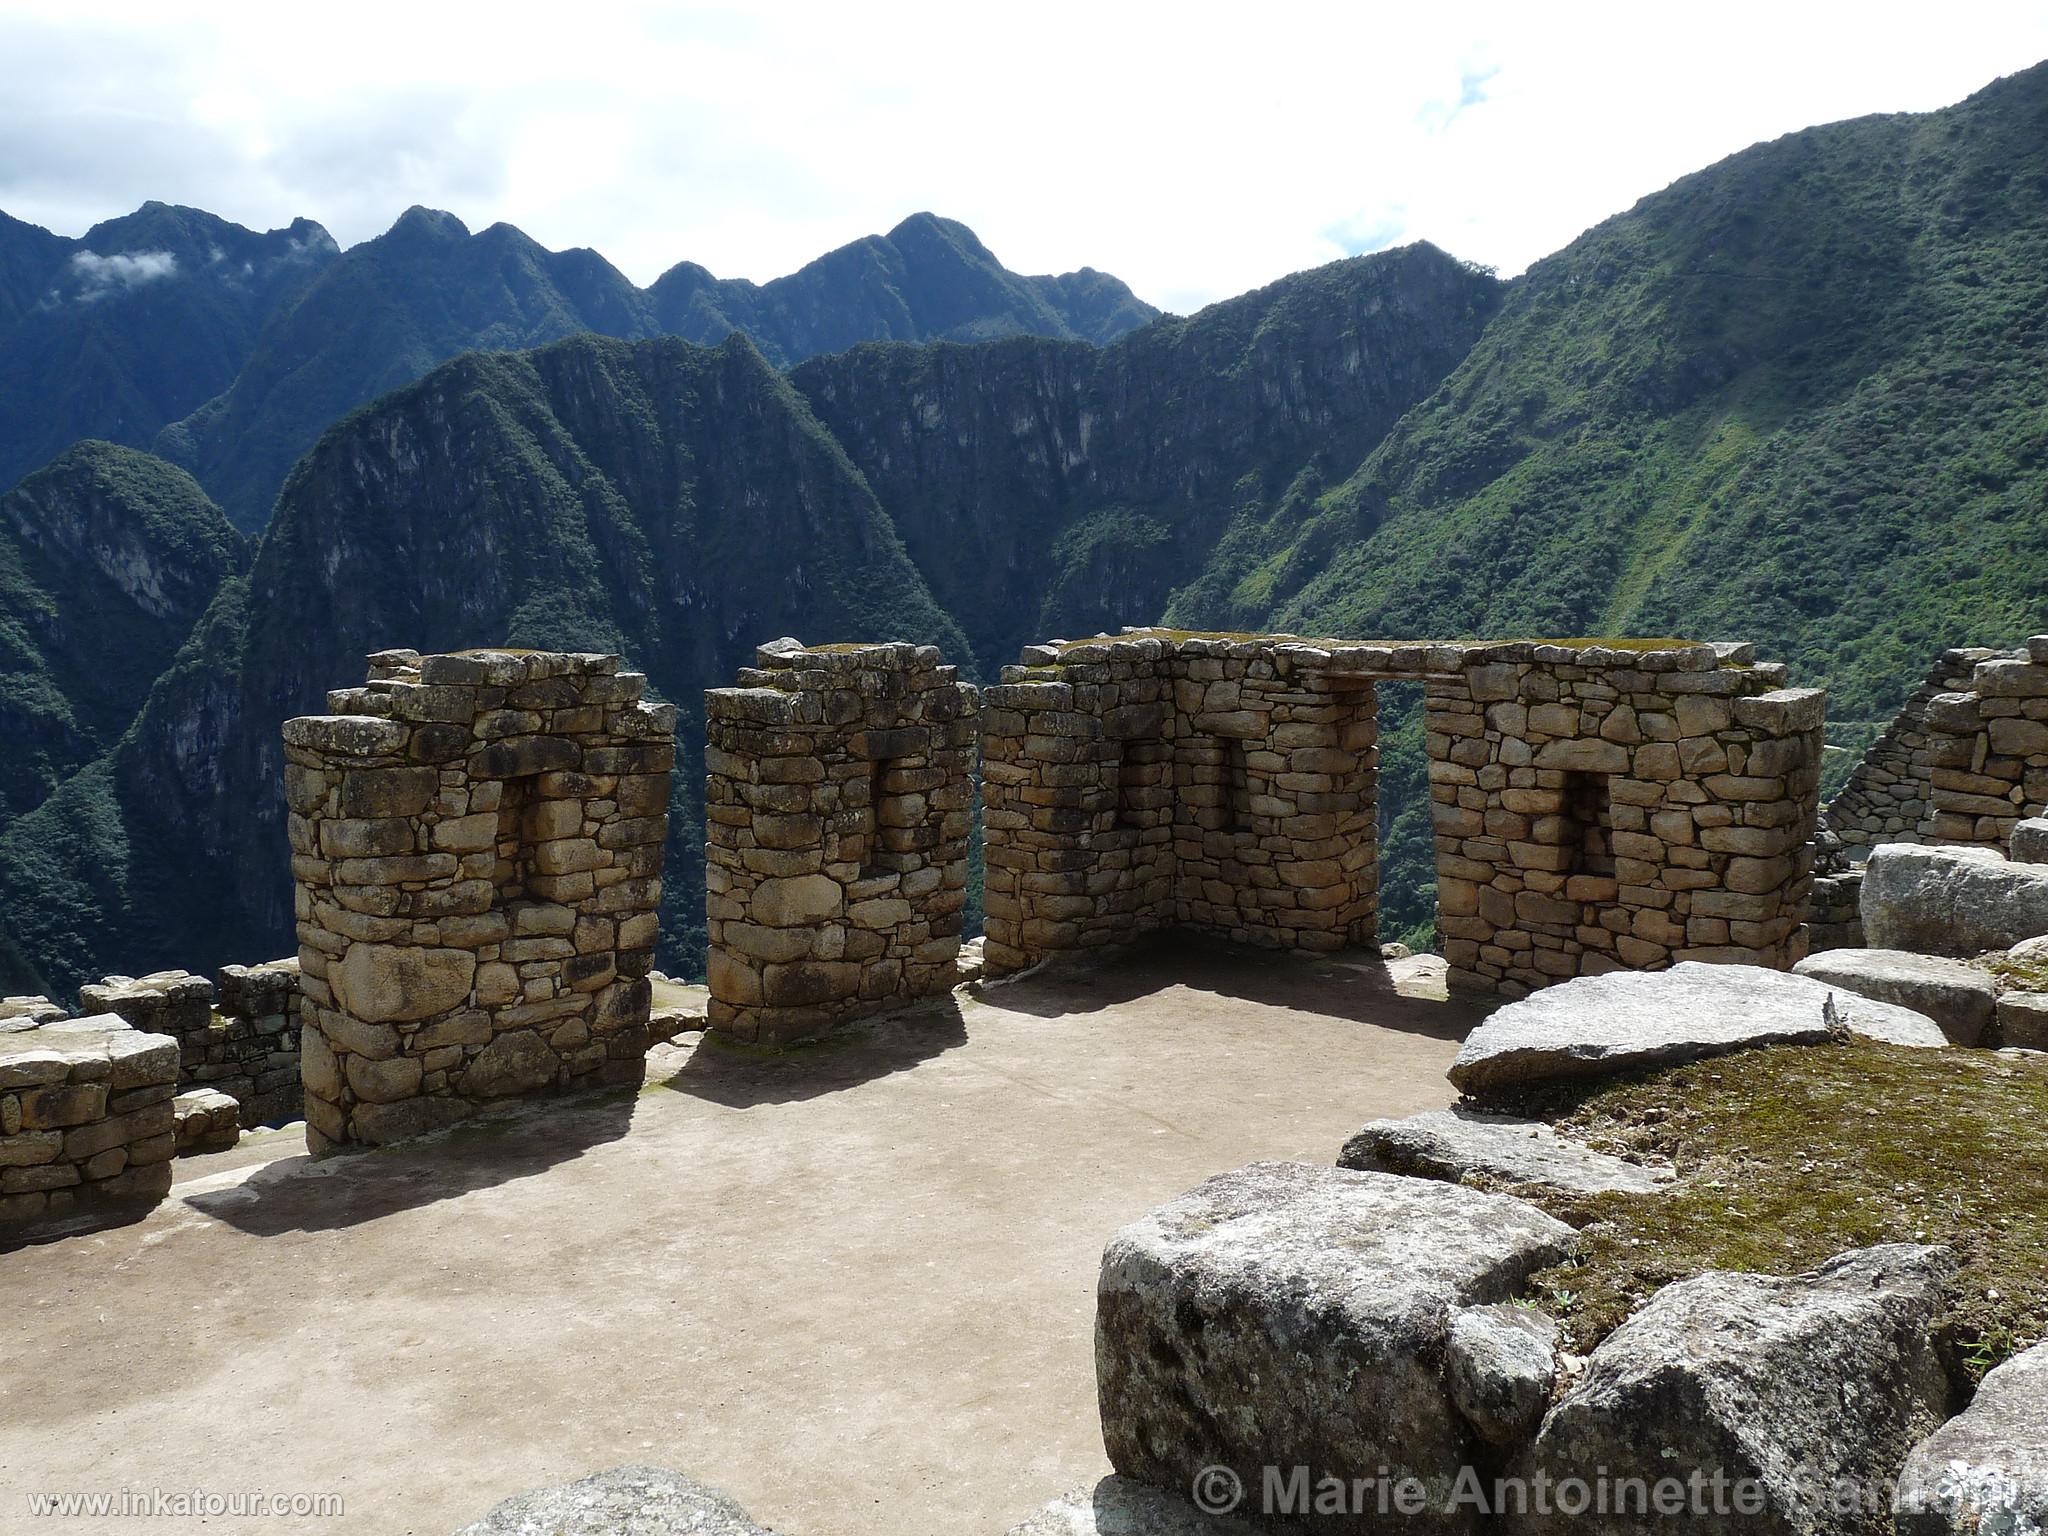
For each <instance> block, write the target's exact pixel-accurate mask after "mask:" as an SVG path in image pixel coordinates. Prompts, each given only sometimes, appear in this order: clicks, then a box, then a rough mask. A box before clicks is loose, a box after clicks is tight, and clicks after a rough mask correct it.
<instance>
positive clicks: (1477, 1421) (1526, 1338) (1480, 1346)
mask: <svg viewBox="0 0 2048 1536" xmlns="http://www.w3.org/2000/svg"><path fill="white" fill-rule="evenodd" d="M1444 1379H1445V1380H1446V1381H1448V1382H1449V1383H1450V1387H1451V1401H1452V1402H1453V1403H1455V1404H1457V1407H1458V1412H1460V1413H1462V1414H1463V1415H1464V1416H1465V1422H1466V1423H1467V1424H1470V1425H1471V1426H1472V1428H1473V1429H1475V1430H1476V1431H1478V1433H1479V1437H1480V1438H1481V1439H1482V1440H1485V1441H1487V1442H1488V1443H1489V1444H1492V1445H1503V1446H1505V1445H1520V1444H1522V1443H1523V1442H1524V1441H1526V1440H1527V1439H1528V1437H1529V1434H1530V1432H1531V1431H1532V1430H1534V1429H1535V1428H1536V1425H1537V1423H1538V1422H1539V1421H1540V1420H1541V1419H1542V1417H1543V1410H1544V1409H1546V1408H1548V1407H1549V1406H1550V1392H1551V1388H1552V1387H1553V1386H1554V1385H1556V1382H1557V1324H1556V1323H1555V1322H1553V1321H1552V1320H1551V1319H1550V1318H1549V1317H1546V1316H1545V1315H1544V1314H1543V1313H1541V1312H1538V1311H1536V1310H1535V1309H1534V1308H1531V1307H1514V1306H1504V1305H1501V1304H1499V1303H1496V1304H1494V1305H1492V1306H1487V1307H1467V1308H1466V1309H1465V1310H1464V1311H1462V1312H1460V1313H1458V1314H1457V1315H1456V1316H1455V1317H1453V1318H1452V1319H1451V1336H1450V1342H1449V1346H1448V1348H1447V1349H1446V1351H1445V1354H1444Z"/></svg>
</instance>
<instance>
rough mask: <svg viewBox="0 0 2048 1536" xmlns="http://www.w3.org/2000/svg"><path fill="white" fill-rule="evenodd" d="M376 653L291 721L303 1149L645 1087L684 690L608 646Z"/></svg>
mask: <svg viewBox="0 0 2048 1536" xmlns="http://www.w3.org/2000/svg"><path fill="white" fill-rule="evenodd" d="M370 663H371V671H370V682H369V684H368V686H367V687H363V688H350V689H343V690H340V691H338V692H336V693H331V694H329V695H328V707H329V708H330V709H331V710H333V711H334V713H333V714H330V715H315V716H306V717H302V718H300V719H295V720H288V721H286V722H285V726H284V741H285V763H286V767H285V798H286V801H287V804H288V807H289V810H290V813H291V814H290V816H289V818H288V825H289V828H290V833H291V840H292V851H293V857H292V872H293V875H294V877H295V880H296V882H297V892H296V897H295V900H296V912H297V917H298V932H299V963H300V970H301V978H300V987H301V991H302V995H303V998H302V1022H303V1026H304V1028H303V1033H302V1039H301V1046H302V1069H303V1076H304V1083H305V1094H306V1122H307V1133H306V1135H307V1142H308V1144H309V1145H310V1146H311V1148H312V1150H313V1151H315V1152H316V1153H318V1152H323V1151H326V1150H329V1149H331V1148H334V1147H337V1146H343V1145H350V1144H376V1143H381V1142H389V1141H395V1140H398V1139H400V1138H402V1137H406V1136H412V1135H417V1134H419V1133H420V1132H422V1131H426V1130H431V1129H433V1128H435V1127H437V1126H441V1125H446V1124H449V1123H451V1122H453V1121H455V1120H458V1119H461V1118H462V1117H463V1116H465V1115H468V1114H470V1113H473V1112H474V1111H475V1110H476V1109H477V1108H478V1107H479V1106H481V1105H483V1104H485V1103H487V1102H490V1101H492V1100H497V1099H504V1098H509V1097H514V1096H520V1095H531V1094H537V1093H544V1092H550V1091H555V1090H560V1089H566V1088H571V1087H575V1086H578V1085H581V1084H584V1083H589V1082H593V1081H629V1080H637V1078H638V1076H639V1074H640V1072H641V1070H642V1066H641V1063H642V1058H643V1057H644V1056H645V1054H646V1050H647V1045H648V1038H649V1028H648V1005H649V986H648V982H647V973H648V970H649V969H650V967H651V965H652V961H653V953H654V945H655V940H656V938H657V936H658V925H659V917H658V915H657V913H658V908H659V906H660V902H661V868H662V852H663V844H664V841H665V839H666V837H667V834H668V799H669V778H670V772H671V770H672V769H673V767H674V765H675V740H674V734H675V709H674V707H673V706H671V705H652V704H647V703H643V702H642V701H641V693H642V691H643V689H644V687H645V683H646V679H645V678H644V677H642V676H640V675H639V674H638V673H631V672H620V671H619V670H618V658H616V657H613V656H590V655H570V654H562V653H557V652H547V651H488V650H486V651H463V652H457V653H455V654H452V655H444V656H426V657H421V656H419V655H418V654H417V653H415V652H412V651H387V652H381V653H379V654H378V655H377V656H373V657H371V658H370Z"/></svg>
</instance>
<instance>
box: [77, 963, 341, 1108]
mask: <svg viewBox="0 0 2048 1536" xmlns="http://www.w3.org/2000/svg"><path fill="white" fill-rule="evenodd" d="M298 996H299V962H298V961H297V960H296V959H290V960H273V961H270V962H268V963H267V964H264V965H253V966H251V965H230V966H225V967H223V968H222V970H221V972H220V980H219V990H218V994H217V995H216V991H215V985H214V983H212V982H209V981H208V980H206V978H205V977H203V976H194V975H192V974H191V973H190V972H188V971H158V972H156V973H155V974H154V975H150V976H142V977H134V976H106V977H102V978H101V979H100V980H99V981H98V982H97V983H95V984H93V985H90V986H85V987H81V988H80V989H79V993H78V1000H79V1006H80V1007H81V1008H83V1009H84V1010H85V1011H86V1012H87V1013H113V1014H119V1015H120V1016H121V1017H122V1018H124V1019H126V1020H127V1021H128V1023H129V1024H130V1025H132V1026H133V1027H134V1028H136V1029H139V1030H143V1031H145V1032H148V1033H153V1034H160V1035H169V1036H170V1037H171V1038H172V1039H174V1040H176V1041H177V1042H178V1051H179V1059H180V1065H179V1070H178V1086H179V1088H180V1089H181V1090H184V1089H189V1090H198V1089H209V1088H210V1089H213V1090H215V1091H217V1092H220V1093H224V1094H226V1095H227V1096H228V1097H229V1098H231V1099H233V1100H234V1101H235V1102H236V1104H237V1105H239V1106H240V1108H239V1111H238V1113H239V1117H240V1122H241V1124H242V1125H243V1126H244V1127H250V1126H258V1125H284V1124H286V1123H287V1122H289V1121H292V1120H297V1119H299V1118H300V1117H301V1115H302V1114H303V1113H304V1097H303V1094H302V1092H301V1090H300V1086H299V1008H298Z"/></svg>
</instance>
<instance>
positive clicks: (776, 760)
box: [704, 640, 976, 1044]
mask: <svg viewBox="0 0 2048 1536" xmlns="http://www.w3.org/2000/svg"><path fill="white" fill-rule="evenodd" d="M757 660H758V662H759V665H758V666H755V667H753V668H750V669H748V670H746V671H744V672H742V673H741V674H740V677H739V686H738V687H734V688H714V689H710V690H707V691H706V693H705V695H704V728H705V749H704V773H705V788H704V800H705V807H704V832H705V843H706V847H705V850H704V860H705V863H704V880H705V916H706V918H707V920H708V923H709V931H710V953H709V960H708V970H709V978H710V985H711V1002H710V1009H709V1015H708V1017H709V1020H710V1022H711V1023H712V1024H713V1025H714V1026H716V1027H717V1028H718V1029H720V1030H721V1031H723V1032H724V1033H726V1034H728V1035H732V1036H734V1037H736V1038H738V1039H743V1040H749V1041H756V1042H760V1043H763V1044H778V1043H782V1042H785V1041H789V1040H793V1039H799V1038H802V1037H804V1036H806V1035H811V1034H815V1033H817V1032H818V1031H819V1030H820V1029H823V1028H826V1027H829V1026H830V1025H831V1024H834V1023H836V1022H839V1021H840V1020H843V1019H846V1018H850V1017H852V1016H854V1015H856V1014H860V1013H868V1012H873V1011H875V1010H876V1009H878V1008H882V1007H885V1006H888V1005H889V1004H892V1003H898V1002H903V1001H906V1000H910V999H914V998H920V997H929V996H932V995H935V994H942V993H946V992H950V991H951V990H952V988H953V986H954V984H955V983H956V982H957V981H958V979H959V977H958V975H957V966H958V962H959V956H960V928H961V912H962V910H963V909H964V908H965V907H966V905H967V839H968V833H969V831H970V829H971V824H972V814H973V804H974V786H973V782H972V779H971V777H970V775H971V773H972V771H973V767H974V743H975V736H976V729H975V727H976V721H975V715H976V693H975V690H974V688H973V687H972V686H971V685H970V684H967V683H962V682H959V681H958V680H957V679H956V678H955V675H954V670H953V668H951V667H948V666H942V665H940V663H939V653H938V650H937V648H936V647H934V646H915V645H902V644H887V645H845V646H816V647H810V648H806V647H803V646H801V645H799V644H798V643H797V642H796V641H794V640H788V641H777V642H775V643H774V644H772V645H768V646H763V647H762V648H761V650H760V651H759V652H758V654H757Z"/></svg>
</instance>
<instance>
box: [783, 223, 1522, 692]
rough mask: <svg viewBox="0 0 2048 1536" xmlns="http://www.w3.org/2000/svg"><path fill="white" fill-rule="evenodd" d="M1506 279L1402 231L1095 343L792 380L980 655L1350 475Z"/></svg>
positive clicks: (1069, 628) (1161, 579)
mask: <svg viewBox="0 0 2048 1536" xmlns="http://www.w3.org/2000/svg"><path fill="white" fill-rule="evenodd" d="M1502 288H1503V285H1502V284H1500V283H1499V282H1497V281H1496V280H1495V279H1493V278H1492V277H1490V276H1488V275H1486V274H1485V273H1482V272H1478V271H1475V270H1473V269H1470V268H1468V267H1466V266H1464V265H1462V264H1461V263H1459V262H1457V261H1454V260H1452V259H1451V258H1450V257H1448V256H1446V255H1444V254H1443V253H1442V252H1441V251H1438V250H1436V249H1435V248H1434V247H1432V246H1427V245H1416V246H1410V247H1407V248H1406V249H1403V250H1399V251H1389V252H1383V253H1380V254H1378V255H1374V256H1363V257H1358V258H1356V259H1354V260H1351V261H1344V262H1338V263H1335V264H1333V265H1331V266H1328V267H1322V268H1318V269H1317V270H1315V271H1313V272H1305V273H1301V274H1298V275H1296V276H1294V277H1290V278H1286V279H1283V280H1282V281H1280V282H1278V283H1274V284H1272V285H1271V286H1270V287H1267V288H1262V289H1260V290H1258V291H1257V292H1255V293H1250V294H1246V295H1244V296H1243V297H1242V298H1238V299H1233V300H1230V301H1228V302H1227V303H1223V304H1218V305H1214V306H1212V307H1211V308H1209V309H1205V310H1203V311H1202V312H1201V313H1200V314H1198V315H1196V316H1194V317H1192V318H1190V319H1185V320H1182V319H1173V318H1168V319H1163V320H1159V321H1155V322H1154V323H1153V324H1151V325H1149V326H1146V327H1144V328H1143V329H1141V330H1138V331H1135V332H1132V333H1131V334H1130V335H1128V336H1125V337H1123V338H1122V339H1120V340H1118V341H1116V342H1114V343H1112V344H1111V345H1109V346H1107V347H1102V348H1095V347H1088V346H1082V345H1076V344H1071V343H1068V344H1061V343H1056V342H1047V341H1042V340H1036V339H1027V338H1017V339H1013V340H1010V341H1004V342H998V343H995V344H993V345H989V346H980V347H957V346H945V345H930V346H923V347H915V348H906V347H881V346H868V347H859V348H856V349H855V350H853V351H852V352H849V353H846V354H844V355H842V356H837V357H822V358H814V359H812V360H811V361H809V362H806V363H803V364H800V365H799V366H798V367H797V368H796V369H794V370H793V371H792V373H791V379H792V381H793V382H794V383H795V384H796V386H797V388H798V389H800V390H802V391H803V392H804V394H805V396H806V397H807V398H808V399H809V400H810V402H811V404H812V407H813V408H814V409H815V410H816V411H817V413H818V416H819V418H820V419H821V420H822V421H824V422H825V424H826V425H827V426H828V427H829V428H831V430H832V432H833V434H834V435H835V436H836V437H837V438H838V439H839V441H840V442H841V443H843V444H844V445H845V447H846V449H847V452H848V453H849V454H850V455H851V456H852V458H853V460H854V462H855V463H856V464H857V465H859V466H860V469H861V472H862V473H863V474H864V475H865V476H866V477H867V480H868V483H869V484H870V485H872V486H873V487H874V488H875V492H876V494H877V495H878V496H879V497H880V498H881V500H882V504H883V506H885V507H886V508H888V510H889V514H890V516H891V518H892V519H893V520H894V522H895V524H896V527H897V528H898V530H899V531H900V532H901V533H902V535H903V539H904V543H905V545H906V546H907V547H908V548H909V550H910V553H911V557H912V558H913V559H914V560H915V561H916V562H917V564H918V568H919V569H920V570H921V571H922V572H923V573H924V576H925V579H926V581H927V582H928V583H930V585H931V589H932V592H933V594H934V595H935V596H936V597H937V598H938V600H939V601H940V602H941V603H942V604H943V605H944V606H945V607H946V609H947V610H948V611H949V612H951V613H952V614H953V615H955V616H956V617H957V618H958V619H959V620H960V622H961V624H962V626H963V627H964V628H965V629H966V630H967V632H968V638H969V640H970V641H971V642H972V644H973V646H974V650H975V655H976V658H977V659H978V661H979V663H980V664H981V665H982V666H983V667H984V668H986V669H991V670H992V669H993V668H994V667H996V666H999V665H1000V664H1001V663H1003V662H1005V661H1008V660H1011V659H1013V658H1014V656H1015V654H1016V651H1017V648H1018V647H1019V646H1020V645H1023V644H1025V643H1028V642H1029V641H1031V640H1035V639H1041V638H1044V637H1046V636H1048V635H1052V634H1079V633H1093V632H1094V631H1095V630H1097V629H1099V628H1101V627H1103V626H1105V625H1110V626H1114V625H1116V624H1120V623H1129V622H1144V621H1147V620H1149V617H1150V616H1152V615H1155V614H1157V613H1159V612H1160V611H1161V610H1162V609H1163V608H1164V607H1165V606H1166V604H1167V601H1168V599H1169V597H1170V595H1171V594H1172V593H1173V591H1174V590H1175V589H1176V588H1177V587H1178V586H1180V585H1181V584H1182V583H1184V582H1186V581H1187V580H1189V579H1190V578H1191V577H1193V576H1194V575H1195V574H1196V573H1197V572H1199V571H1200V570H1201V569H1202V567H1203V563H1204V561H1205V560H1206V559H1207V557H1208V555H1209V552H1210V550H1211V549H1212V548H1213V546H1214V545H1215V544H1216V542H1217V540H1218V539H1219V538H1221V537H1222V536H1223V534H1224V533H1225V531H1226V530H1227V529H1228V528H1229V526H1230V525H1231V523H1232V521H1233V519H1235V518H1239V517H1244V516H1257V515H1260V514H1263V513H1264V512H1265V511H1266V510H1268V509H1270V508H1271V507H1273V506H1274V505H1276V504H1277V503H1279V502H1280V501H1281V500H1282V499H1283V498H1285V497H1286V496H1287V495H1289V494H1290V491H1292V492H1293V494H1296V495H1299V494H1301V488H1302V487H1304V486H1320V484H1321V482H1322V479H1323V477H1324V476H1325V475H1329V476H1331V477H1332V478H1334V477H1336V476H1341V475H1343V474H1345V473H1347V472H1348V471H1349V470H1350V469H1351V468H1352V467H1353V466H1355V465H1356V464H1357V462H1358V461H1359V459H1360V458H1362V457H1363V456H1364V455H1365V454H1366V452H1367V451H1368V450H1370V449H1371V448H1372V446H1373V445H1374V444H1375V443H1376V442H1377V441H1378V440H1379V439H1380V437H1381V436H1383V435H1384V434H1385V433H1386V431H1387V429H1388V428H1389V427H1391V426H1392V425H1393V424H1394V422H1395V421H1396V420H1398V419H1399V417H1400V416H1401V414H1402V412H1404V411H1405V410H1407V409H1408V408H1409V407H1410V406H1411V405H1413V404H1414V403H1415V402H1416V401H1418V400H1420V399H1422V398H1423V397H1425V396H1426V395H1428V394H1429V393H1430V392H1431V391H1432V390H1434V389H1435V388H1436V387H1437V385H1438V384H1439V383H1440V382H1441V381H1442V379H1443V378H1444V376H1445V375H1446V374H1447V373H1449V372H1450V370H1451V369H1452V368H1454V367H1455V366H1456V365H1457V363H1458V361H1459V360H1460V359H1461V358H1462V357H1463V356H1464V355H1465V353H1466V352H1467V351H1468V350H1469V349H1470V348H1471V346H1472V343H1473V341H1474V339H1475V338H1476V337H1477V336H1478V335H1479V333H1480V331H1481V330H1482V329H1483V328H1484V326H1485V324H1486V322H1487V320H1488V318H1489V317H1490V316H1491V315H1492V314H1493V312H1494V310H1495V309H1496V307H1497V306H1498V304H1499V302H1500V294H1501V290H1502Z"/></svg>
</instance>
